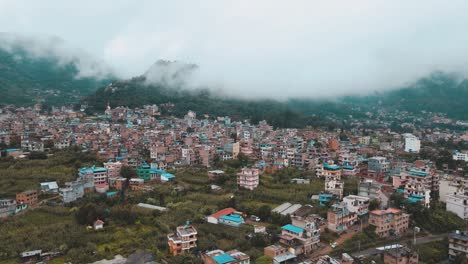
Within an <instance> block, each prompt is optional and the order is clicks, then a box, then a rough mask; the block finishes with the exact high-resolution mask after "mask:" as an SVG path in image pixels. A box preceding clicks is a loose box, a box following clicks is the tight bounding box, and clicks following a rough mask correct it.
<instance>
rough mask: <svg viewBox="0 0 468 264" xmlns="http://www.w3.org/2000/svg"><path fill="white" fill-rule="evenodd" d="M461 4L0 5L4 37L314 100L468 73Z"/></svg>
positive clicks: (465, 5)
mask: <svg viewBox="0 0 468 264" xmlns="http://www.w3.org/2000/svg"><path fill="white" fill-rule="evenodd" d="M467 10H468V1H466V0H460V1H459V0H450V1H442V0H440V1H431V0H421V1H416V0H413V1H408V0H401V1H400V0H385V1H379V0H368V1H367V0H362V1H360V0H353V1H351V0H343V1H336V0H324V1H314V0H304V1H274V0H265V1H264V0H255V1H252V0H245V1H244V0H237V1H228V0H226V1H220V0H213V1H193V0H187V1H179V0H171V1H157V0H153V1H135V0H122V1H119V0H109V1H107V0H99V1H96V0H89V1H87V0H79V1H71V0H70V1H64V0H41V1H35V0H30V1H22V0H0V32H12V33H21V34H23V35H31V36H41V35H49V36H50V35H52V36H57V37H59V38H61V39H63V40H64V41H65V42H66V43H67V45H70V46H73V47H77V48H80V49H82V50H85V51H86V52H88V53H90V54H92V55H93V56H95V57H96V58H98V59H100V60H103V61H105V62H106V63H107V64H108V65H110V66H112V67H113V68H114V69H115V70H116V71H117V72H118V74H119V75H120V76H123V77H131V76H135V75H139V74H141V73H143V72H145V70H146V69H147V68H148V67H150V65H152V64H153V63H154V62H155V61H156V60H158V59H167V60H178V61H182V62H187V63H196V64H198V65H199V67H200V68H199V70H200V72H199V74H198V80H201V82H202V83H204V84H209V85H211V86H213V87H214V88H215V89H221V90H223V91H225V92H227V93H229V94H241V95H242V96H255V97H258V96H265V97H266V96H268V97H274V98H283V97H298V96H307V97H316V96H334V95H342V94H349V93H363V92H369V91H374V90H377V91H379V90H383V89H390V88H393V87H397V86H399V85H402V84H404V83H407V82H411V81H413V80H415V79H417V78H419V77H422V76H424V75H427V74H428V73H430V72H432V71H435V70H443V71H457V72H460V73H463V74H465V73H468V33H467V32H468V31H467V30H468V15H467Z"/></svg>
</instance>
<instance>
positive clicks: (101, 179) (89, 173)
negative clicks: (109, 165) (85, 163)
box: [78, 166, 107, 188]
mask: <svg viewBox="0 0 468 264" xmlns="http://www.w3.org/2000/svg"><path fill="white" fill-rule="evenodd" d="M78 175H79V176H80V177H81V178H83V179H88V180H89V178H92V179H93V183H94V184H102V183H107V169H106V168H102V167H95V166H92V167H89V168H87V167H84V168H81V169H80V171H79V173H78ZM85 181H86V182H87V180H85ZM93 187H94V186H93ZM85 188H89V186H85Z"/></svg>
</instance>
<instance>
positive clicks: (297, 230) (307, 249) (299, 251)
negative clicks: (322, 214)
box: [279, 218, 320, 256]
mask: <svg viewBox="0 0 468 264" xmlns="http://www.w3.org/2000/svg"><path fill="white" fill-rule="evenodd" d="M295 223H296V224H299V225H301V226H303V227H304V228H303V227H299V226H296V225H293V224H287V225H284V226H283V227H282V228H281V235H280V237H279V238H280V241H279V242H280V244H281V245H283V246H285V247H287V248H289V252H290V253H292V254H294V255H296V256H300V255H309V254H310V253H312V250H313V249H314V248H316V247H317V245H318V243H320V229H317V226H316V225H315V223H314V222H310V221H308V220H307V219H305V218H300V219H296V220H295Z"/></svg>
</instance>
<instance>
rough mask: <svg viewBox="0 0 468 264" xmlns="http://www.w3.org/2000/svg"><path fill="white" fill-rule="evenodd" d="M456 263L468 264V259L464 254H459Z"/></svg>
mask: <svg viewBox="0 0 468 264" xmlns="http://www.w3.org/2000/svg"><path fill="white" fill-rule="evenodd" d="M454 263H460V264H468V259H467V258H466V256H465V255H464V254H458V255H457V257H455V262H454Z"/></svg>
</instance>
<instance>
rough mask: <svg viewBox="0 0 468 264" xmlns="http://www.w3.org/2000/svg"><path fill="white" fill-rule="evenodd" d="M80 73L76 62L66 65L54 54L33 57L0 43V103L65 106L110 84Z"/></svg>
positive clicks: (20, 49) (107, 81) (22, 50)
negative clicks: (80, 76)
mask: <svg viewBox="0 0 468 264" xmlns="http://www.w3.org/2000/svg"><path fill="white" fill-rule="evenodd" d="M77 75H78V69H77V67H76V65H75V63H73V62H70V63H66V64H64V63H62V62H60V61H59V59H58V58H56V57H53V56H51V57H37V56H32V55H30V54H29V53H28V52H26V50H25V49H23V48H22V47H21V46H17V47H14V48H13V49H11V50H8V51H7V50H5V49H2V48H1V45H0V94H1V96H0V104H3V105H5V104H14V105H16V106H29V105H33V104H35V103H38V102H42V103H43V104H45V105H66V104H71V103H76V102H78V101H79V100H80V99H81V98H82V97H83V96H85V95H88V94H90V93H92V92H94V91H95V90H96V89H97V88H99V87H102V86H103V85H106V84H107V83H109V80H99V79H97V78H94V77H85V78H77Z"/></svg>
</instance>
